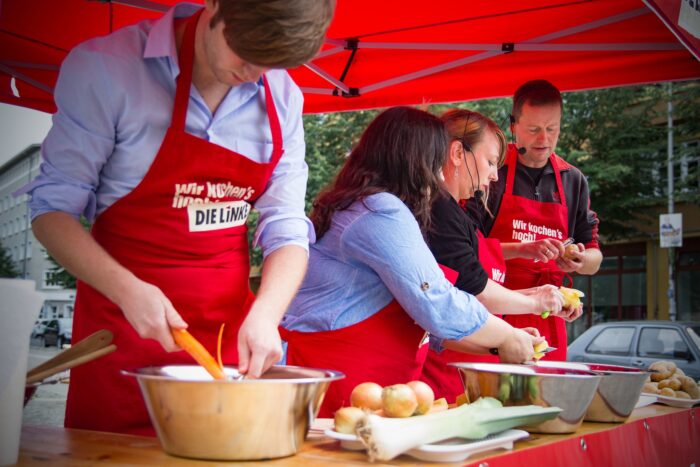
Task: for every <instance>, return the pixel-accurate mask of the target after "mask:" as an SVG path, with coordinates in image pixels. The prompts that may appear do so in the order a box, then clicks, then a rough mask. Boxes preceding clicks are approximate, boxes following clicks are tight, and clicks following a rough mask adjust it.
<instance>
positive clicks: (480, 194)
mask: <svg viewBox="0 0 700 467" xmlns="http://www.w3.org/2000/svg"><path fill="white" fill-rule="evenodd" d="M469 152H471V153H472V157H473V158H474V168H475V169H476V181H477V183H481V176H480V175H479V163H478V162H477V161H476V154H474V151H472V150H471V148H469ZM465 162H466V161H465ZM474 188H475V190H474V198H476V199H477V200H478V201H481V198H483V197H484V191H483V190H482V189H481V186H478V185H477V186H475V187H474Z"/></svg>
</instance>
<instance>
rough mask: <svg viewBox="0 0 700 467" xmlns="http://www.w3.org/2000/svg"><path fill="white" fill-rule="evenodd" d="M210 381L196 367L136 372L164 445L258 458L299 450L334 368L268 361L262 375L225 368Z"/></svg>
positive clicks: (184, 453)
mask: <svg viewBox="0 0 700 467" xmlns="http://www.w3.org/2000/svg"><path fill="white" fill-rule="evenodd" d="M223 372H224V373H225V375H226V378H224V379H213V378H212V377H211V376H210V374H209V373H207V370H205V369H204V368H203V367H202V366H199V365H171V366H158V367H146V368H140V369H137V370H133V371H124V374H126V375H128V376H132V377H135V378H136V379H137V381H138V383H139V386H140V388H141V392H142V394H143V397H144V400H145V402H146V407H147V408H148V413H149V415H150V417H151V422H152V423H153V426H154V427H155V429H156V433H157V434H158V439H159V440H160V443H161V445H162V446H163V449H164V450H165V451H166V452H167V453H168V454H172V455H176V456H181V457H189V458H195V459H208V460H260V459H273V458H277V457H285V456H290V455H293V454H295V453H296V452H298V450H299V449H300V448H301V445H302V443H303V442H304V439H305V438H306V434H307V432H308V429H309V426H310V425H311V422H313V420H314V418H315V417H316V414H317V413H318V410H319V408H320V406H321V403H322V402H323V396H324V394H325V393H326V390H327V389H328V386H329V385H330V383H331V382H332V381H335V380H338V379H341V378H344V375H343V374H342V373H340V372H337V371H332V370H322V369H314V368H303V367H295V366H273V367H272V368H270V369H269V370H268V371H267V372H265V373H264V374H263V375H262V377H261V378H260V379H247V378H243V377H242V376H241V375H240V374H239V373H238V369H237V368H236V367H234V366H224V367H223Z"/></svg>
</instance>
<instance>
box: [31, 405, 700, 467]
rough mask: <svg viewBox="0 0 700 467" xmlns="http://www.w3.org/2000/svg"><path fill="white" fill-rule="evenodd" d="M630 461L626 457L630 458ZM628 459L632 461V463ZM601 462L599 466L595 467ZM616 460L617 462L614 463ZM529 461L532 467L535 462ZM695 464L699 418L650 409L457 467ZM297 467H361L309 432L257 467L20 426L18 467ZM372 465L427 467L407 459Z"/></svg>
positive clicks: (120, 439) (363, 461) (143, 443)
mask: <svg viewBox="0 0 700 467" xmlns="http://www.w3.org/2000/svg"><path fill="white" fill-rule="evenodd" d="M630 456H631V457H630ZM635 457H636V459H635ZM601 460H602V461H601ZM620 461H622V462H620ZM535 462H536V463H535ZM693 462H694V463H695V464H696V465H700V411H699V410H698V408H694V409H677V408H672V407H666V406H663V405H658V404H654V405H650V406H647V407H643V408H639V409H636V410H635V411H634V412H633V414H632V416H631V417H630V419H629V420H628V421H627V422H626V423H624V424H615V423H587V422H586V423H584V424H583V425H582V426H581V428H579V429H578V430H577V431H576V433H573V434H568V435H540V434H532V435H531V436H530V437H529V438H527V439H525V440H522V441H518V442H516V444H515V448H514V450H513V451H502V450H501V451H492V452H488V453H483V454H477V455H474V456H472V457H470V458H469V459H467V460H466V461H465V462H464V463H460V464H445V463H443V464H432V465H441V466H453V465H465V464H467V465H471V464H474V465H479V466H488V467H496V466H499V465H511V466H512V465H538V466H546V465H596V466H599V465H635V466H637V465H645V464H646V465H690V464H691V463H693ZM95 464H100V465H102V464H106V465H167V466H185V465H192V466H209V467H213V466H216V465H223V464H227V465H238V466H257V467H261V466H267V465H270V466H292V467H294V466H299V467H316V466H324V465H331V466H333V465H367V464H368V460H367V456H366V454H365V453H364V452H353V451H346V450H343V449H341V448H340V445H339V443H338V442H337V441H334V440H331V439H329V438H327V437H325V436H323V435H322V434H320V432H319V431H318V430H312V432H311V433H310V435H309V439H308V440H307V442H306V443H305V444H304V446H303V448H302V450H301V452H299V453H298V454H297V455H295V456H292V457H287V458H283V459H276V460H270V461H264V462H233V463H226V462H212V461H197V460H191V459H182V458H177V457H173V456H169V455H168V454H166V453H165V452H163V450H162V449H161V447H160V444H159V443H158V440H157V439H155V438H146V437H140V436H127V435H118V434H112V433H102V432H95V431H84V430H72V429H64V428H53V427H32V426H27V427H24V428H23V430H22V440H21V447H20V456H19V463H18V465H22V466H51V467H54V466H59V465H70V466H86V465H95ZM374 465H378V466H383V465H431V464H425V463H424V462H420V461H417V460H415V459H412V458H410V457H407V456H401V457H399V458H397V459H395V460H393V461H391V462H388V463H376V464H374Z"/></svg>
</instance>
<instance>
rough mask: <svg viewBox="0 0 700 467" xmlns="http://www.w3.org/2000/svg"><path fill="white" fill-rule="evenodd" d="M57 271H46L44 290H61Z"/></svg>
mask: <svg viewBox="0 0 700 467" xmlns="http://www.w3.org/2000/svg"><path fill="white" fill-rule="evenodd" d="M55 276H56V271H49V270H45V271H44V283H43V288H45V289H60V288H61V286H60V284H58V282H56V278H55ZM55 317H56V316H55V315H54V316H52V318H55Z"/></svg>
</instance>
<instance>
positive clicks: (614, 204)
mask: <svg viewBox="0 0 700 467" xmlns="http://www.w3.org/2000/svg"><path fill="white" fill-rule="evenodd" d="M698 89H699V88H698V86H697V85H696V84H695V83H692V82H691V83H680V84H674V101H675V102H677V103H678V104H680V105H677V106H675V108H674V120H675V122H676V123H675V125H676V128H675V129H674V135H675V141H676V142H679V141H682V140H683V139H688V138H690V137H693V136H694V137H697V135H698V128H697V117H698V110H697V107H698V105H697V103H698V99H699V98H700V94H699V93H698ZM667 100H668V93H667V87H666V85H663V86H661V85H659V86H633V87H622V88H612V89H602V90H596V91H586V92H577V93H567V94H565V95H564V118H563V122H562V130H561V136H560V139H559V146H558V153H559V154H560V155H561V156H562V157H564V158H565V159H567V160H568V161H570V162H571V163H573V164H574V165H575V166H577V167H578V168H579V169H581V171H582V172H583V173H584V174H585V175H586V177H587V179H588V183H589V187H590V190H591V207H592V208H593V210H594V211H596V212H597V214H598V218H599V219H600V220H601V223H600V233H601V235H603V236H605V238H607V239H616V238H623V237H629V236H635V235H639V234H640V232H638V231H637V230H636V229H635V228H634V226H633V224H632V223H630V220H641V221H643V222H651V221H653V219H652V218H651V216H650V214H649V213H651V212H653V211H651V210H649V209H648V208H649V207H651V206H655V205H660V204H663V203H664V202H665V198H662V195H663V190H662V189H661V188H663V187H665V177H659V173H663V172H665V167H666V158H667V156H666V147H667V128H666V121H667ZM689 102H692V103H694V105H688V103H689ZM680 156H681V153H680V152H679V151H676V154H675V157H676V159H678V158H680ZM676 170H677V169H676ZM696 180H697V179H696ZM675 188H676V190H675V191H677V193H678V194H680V193H681V188H682V187H675ZM683 197H684V198H685V200H686V201H691V199H692V198H694V197H697V190H695V192H694V193H686V194H683Z"/></svg>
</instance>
